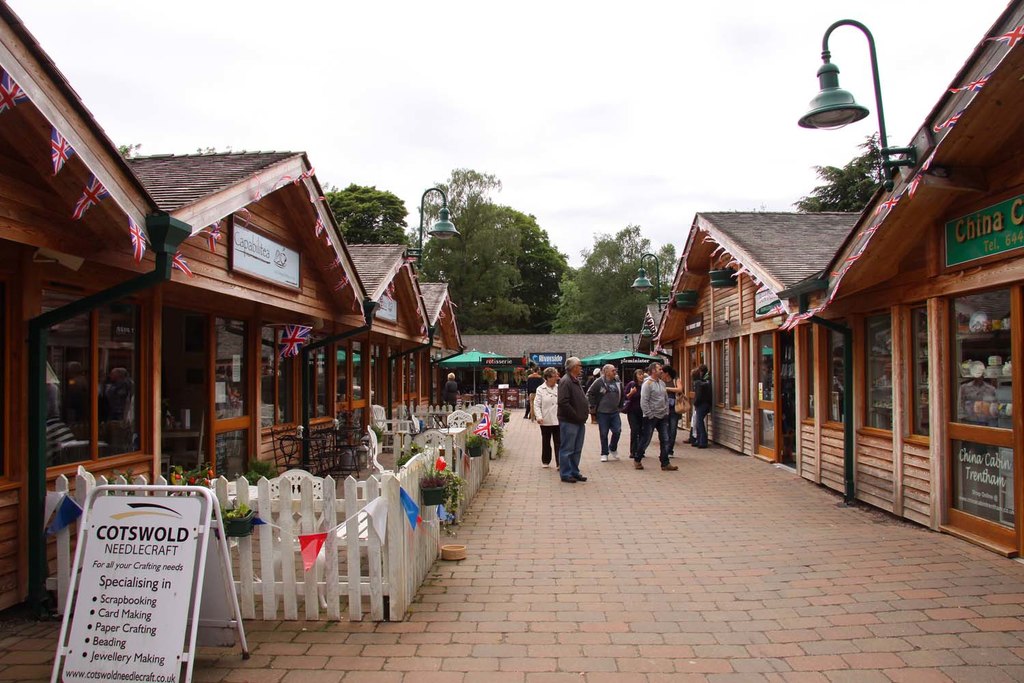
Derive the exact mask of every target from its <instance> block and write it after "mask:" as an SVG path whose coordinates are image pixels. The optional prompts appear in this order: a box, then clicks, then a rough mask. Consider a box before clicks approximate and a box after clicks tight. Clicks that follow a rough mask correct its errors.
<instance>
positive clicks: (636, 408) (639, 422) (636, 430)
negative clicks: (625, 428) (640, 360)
mask: <svg viewBox="0 0 1024 683" xmlns="http://www.w3.org/2000/svg"><path fill="white" fill-rule="evenodd" d="M646 377H647V373H645V372H644V371H643V369H641V368H637V369H636V370H634V371H633V380H632V381H631V382H629V383H628V384H626V388H625V389H623V393H624V394H625V396H626V400H625V402H624V403H623V404H622V412H624V413H625V414H626V419H627V420H628V421H629V458H630V459H631V460H633V461H636V459H637V454H638V453H639V452H640V443H641V442H642V440H643V433H644V414H643V411H642V410H640V387H641V386H642V385H643V383H644V379H646Z"/></svg>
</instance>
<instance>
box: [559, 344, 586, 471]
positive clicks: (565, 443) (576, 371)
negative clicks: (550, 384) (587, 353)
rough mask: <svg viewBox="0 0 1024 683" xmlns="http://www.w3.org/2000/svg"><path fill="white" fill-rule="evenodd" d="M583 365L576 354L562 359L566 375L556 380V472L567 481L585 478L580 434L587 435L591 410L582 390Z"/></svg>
mask: <svg viewBox="0 0 1024 683" xmlns="http://www.w3.org/2000/svg"><path fill="white" fill-rule="evenodd" d="M582 374H583V365H582V363H580V359H579V358H577V357H576V356H571V357H570V358H569V359H568V360H567V361H565V376H564V377H562V379H560V380H558V429H559V438H560V439H561V447H560V448H559V449H558V470H559V475H560V476H561V478H562V481H564V482H565V483H566V484H575V483H576V482H578V481H586V480H587V478H586V477H584V476H583V475H582V474H581V473H580V456H581V455H582V454H583V437H584V436H586V433H587V432H586V430H587V418H588V417H589V416H590V411H589V410H588V405H587V395H586V394H585V393H583V385H582V384H580V375H582Z"/></svg>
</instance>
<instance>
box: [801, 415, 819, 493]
mask: <svg viewBox="0 0 1024 683" xmlns="http://www.w3.org/2000/svg"><path fill="white" fill-rule="evenodd" d="M814 432H815V425H813V424H801V425H800V476H801V477H803V478H804V479H810V480H811V481H814V482H816V481H817V480H818V451H817V449H816V448H815V446H814V443H815V439H814Z"/></svg>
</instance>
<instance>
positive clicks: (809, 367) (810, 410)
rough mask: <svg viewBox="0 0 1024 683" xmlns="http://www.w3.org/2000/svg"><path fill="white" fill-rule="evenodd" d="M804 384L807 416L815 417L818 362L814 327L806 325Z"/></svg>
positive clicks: (804, 333) (804, 332)
mask: <svg viewBox="0 0 1024 683" xmlns="http://www.w3.org/2000/svg"><path fill="white" fill-rule="evenodd" d="M803 335H804V345H803V346H804V378H805V379H804V386H806V387H807V392H806V396H807V417H809V418H814V387H815V383H814V382H815V379H814V369H815V368H816V367H817V364H816V363H815V362H814V328H813V327H812V326H810V325H807V326H805V328H804V331H803Z"/></svg>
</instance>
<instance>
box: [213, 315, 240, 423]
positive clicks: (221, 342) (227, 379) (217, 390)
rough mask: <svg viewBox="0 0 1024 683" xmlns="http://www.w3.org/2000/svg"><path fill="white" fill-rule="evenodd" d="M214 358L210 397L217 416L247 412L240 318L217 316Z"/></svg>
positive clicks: (223, 417) (219, 417)
mask: <svg viewBox="0 0 1024 683" xmlns="http://www.w3.org/2000/svg"><path fill="white" fill-rule="evenodd" d="M216 331H217V360H216V369H215V375H216V384H215V385H214V391H213V399H214V406H215V409H216V411H217V419H218V420H224V419H227V418H232V417H242V416H243V415H245V414H246V409H245V405H246V403H245V402H246V384H247V383H246V374H247V372H246V370H247V363H246V353H245V338H246V334H245V332H246V324H245V321H243V320H230V319H228V318H217V319H216Z"/></svg>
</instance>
